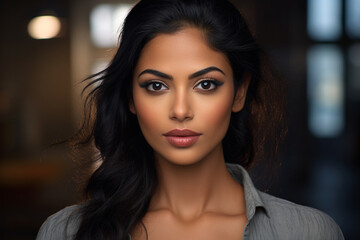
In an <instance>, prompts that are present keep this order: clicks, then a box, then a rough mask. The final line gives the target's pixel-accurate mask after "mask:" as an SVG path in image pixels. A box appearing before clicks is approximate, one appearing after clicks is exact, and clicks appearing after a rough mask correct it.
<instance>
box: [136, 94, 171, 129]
mask: <svg viewBox="0 0 360 240" xmlns="http://www.w3.org/2000/svg"><path fill="white" fill-rule="evenodd" d="M134 106H135V110H136V115H137V118H138V121H139V124H140V127H141V130H142V132H143V133H144V135H146V133H147V132H151V130H153V129H155V128H156V126H159V125H161V119H162V118H164V111H163V109H164V107H165V106H163V103H162V102H161V101H154V100H152V99H149V98H146V97H144V95H142V94H137V92H136V91H134Z"/></svg>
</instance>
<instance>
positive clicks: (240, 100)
mask: <svg viewBox="0 0 360 240" xmlns="http://www.w3.org/2000/svg"><path fill="white" fill-rule="evenodd" d="M250 80H251V74H250V73H248V72H245V73H244V74H243V80H242V83H241V85H240V86H239V87H238V88H237V89H236V93H235V98H234V102H233V106H232V108H231V110H232V111H233V112H240V111H241V109H243V107H244V105H245V99H246V93H247V90H248V87H249V83H250Z"/></svg>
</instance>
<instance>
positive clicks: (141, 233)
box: [38, 0, 343, 240]
mask: <svg viewBox="0 0 360 240" xmlns="http://www.w3.org/2000/svg"><path fill="white" fill-rule="evenodd" d="M92 77H95V78H96V79H95V80H94V81H92V83H91V84H90V85H92V84H94V83H97V82H100V85H98V87H95V88H94V89H93V90H92V91H91V93H90V95H89V97H88V98H87V99H88V103H89V104H88V105H87V106H91V107H93V108H94V109H92V108H91V107H89V109H88V118H87V121H86V122H85V123H86V124H85V125H84V128H83V130H82V131H81V132H80V133H79V134H78V135H77V137H78V138H80V139H81V137H82V139H83V140H84V139H85V141H82V142H81V141H80V143H81V144H83V143H84V142H85V143H86V142H87V143H88V142H91V141H92V140H94V142H95V145H96V147H97V149H98V150H99V153H100V158H99V161H100V164H99V165H100V166H99V167H98V168H97V169H96V171H95V172H94V173H93V174H92V176H91V177H90V179H89V181H88V184H87V187H86V194H87V201H85V202H84V203H81V204H78V205H75V206H71V207H68V208H65V209H63V210H61V211H60V212H58V213H56V214H54V215H53V216H51V217H50V218H48V220H47V221H46V222H45V223H44V224H43V226H42V227H41V229H40V232H39V234H38V239H59V238H69V239H156V240H159V239H160V240H161V239H343V236H342V233H341V230H340V229H339V227H338V226H337V225H336V223H335V222H334V221H333V220H332V219H331V218H330V217H328V216H327V215H325V214H324V213H322V212H320V211H317V210H315V209H312V208H308V207H304V206H299V205H296V204H294V203H290V202H288V201H285V200H281V199H278V198H275V197H272V196H270V195H268V194H265V193H263V192H260V191H258V190H256V189H255V188H254V186H253V184H252V182H251V180H250V178H249V176H248V174H247V172H246V170H245V169H247V168H249V167H250V166H252V165H253V164H254V163H255V161H258V160H259V159H261V158H262V156H265V157H266V158H271V156H272V155H273V153H274V152H275V151H276V150H277V143H278V141H279V138H280V136H281V135H282V131H281V129H280V128H279V126H280V122H281V119H282V113H281V111H280V110H281V108H280V104H281V103H280V102H279V101H277V100H278V99H279V98H278V96H277V95H278V92H277V90H278V88H277V87H276V86H277V79H276V78H274V77H272V75H271V74H270V72H266V71H265V70H264V69H263V63H262V62H261V57H260V50H259V47H258V46H257V44H256V42H255V41H254V39H253V37H252V36H251V34H250V32H249V30H248V27H247V25H246V23H245V21H244V20H243V18H242V17H241V15H240V13H239V12H238V11H237V10H236V8H235V7H234V6H233V5H231V4H230V3H229V2H227V1H224V0H192V1H191V0H143V1H140V2H139V3H138V4H137V5H136V6H135V7H134V8H133V9H132V11H131V12H130V13H129V15H128V17H127V18H126V21H125V24H124V27H123V32H122V35H121V43H120V46H119V49H118V51H117V53H116V55H115V57H114V59H113V61H112V62H111V64H110V65H109V67H108V68H107V69H106V70H104V71H103V72H101V73H99V74H97V75H95V76H92ZM94 114H95V117H92V116H94ZM87 129H89V130H90V131H89V133H88V134H87V135H86V134H85V136H84V133H86V130H87ZM271 137H272V138H271ZM272 143H274V144H273V145H271V144H272ZM264 149H266V150H267V151H266V155H263V153H265V152H264Z"/></svg>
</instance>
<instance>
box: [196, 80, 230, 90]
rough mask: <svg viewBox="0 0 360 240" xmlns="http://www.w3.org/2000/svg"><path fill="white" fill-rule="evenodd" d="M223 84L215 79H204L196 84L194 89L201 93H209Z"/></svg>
mask: <svg viewBox="0 0 360 240" xmlns="http://www.w3.org/2000/svg"><path fill="white" fill-rule="evenodd" d="M222 84H223V82H220V81H218V80H215V79H206V80H202V81H200V82H199V83H198V84H196V86H195V89H198V90H201V91H211V90H215V89H216V88H217V87H218V86H220V85H222Z"/></svg>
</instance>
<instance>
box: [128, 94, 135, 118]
mask: <svg viewBox="0 0 360 240" xmlns="http://www.w3.org/2000/svg"><path fill="white" fill-rule="evenodd" d="M129 110H130V112H132V113H133V114H135V115H136V109H135V105H134V100H133V99H132V98H130V99H129Z"/></svg>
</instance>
